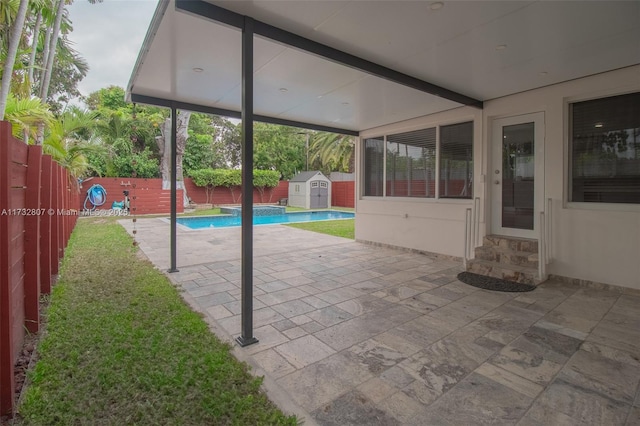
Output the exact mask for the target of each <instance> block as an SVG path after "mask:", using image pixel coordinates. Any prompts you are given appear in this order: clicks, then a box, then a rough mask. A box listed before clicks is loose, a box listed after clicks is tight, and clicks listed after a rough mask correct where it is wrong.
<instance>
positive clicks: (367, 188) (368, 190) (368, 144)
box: [363, 137, 384, 197]
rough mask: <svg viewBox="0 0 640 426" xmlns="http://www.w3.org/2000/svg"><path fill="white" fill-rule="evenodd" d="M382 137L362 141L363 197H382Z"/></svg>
mask: <svg viewBox="0 0 640 426" xmlns="http://www.w3.org/2000/svg"><path fill="white" fill-rule="evenodd" d="M383 182H384V137H379V138H371V139H365V140H364V188H363V189H364V191H363V192H364V195H367V196H369V195H370V196H377V197H381V196H382V188H383Z"/></svg>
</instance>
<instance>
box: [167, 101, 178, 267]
mask: <svg viewBox="0 0 640 426" xmlns="http://www.w3.org/2000/svg"><path fill="white" fill-rule="evenodd" d="M177 132H178V111H177V109H176V107H175V105H173V104H172V105H171V237H170V239H171V268H169V272H178V268H177V267H176V252H177V248H176V220H177V216H178V215H177V213H178V206H177V204H176V203H177V201H176V195H177V192H178V191H177V186H178V184H177V182H176V181H177V172H178V170H177V169H178V161H177V159H176V152H177V150H178V149H177V148H178V140H177ZM165 137H166V136H165Z"/></svg>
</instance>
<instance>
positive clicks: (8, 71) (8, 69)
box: [0, 0, 29, 120]
mask: <svg viewBox="0 0 640 426" xmlns="http://www.w3.org/2000/svg"><path fill="white" fill-rule="evenodd" d="M28 8H29V0H20V4H19V6H18V9H17V10H16V14H15V17H14V18H13V20H12V21H13V22H12V23H11V31H10V32H9V46H8V48H7V54H6V57H5V61H4V67H3V70H2V82H1V83H0V120H3V119H4V114H5V109H6V106H7V98H8V96H9V88H10V85H11V79H12V77H13V65H14V64H15V61H16V55H17V53H18V46H19V45H20V41H21V40H22V28H23V27H24V22H25V19H26V17H27V9H28ZM7 15H8V13H7ZM6 18H7V21H9V20H10V19H11V18H10V17H9V16H7V17H6Z"/></svg>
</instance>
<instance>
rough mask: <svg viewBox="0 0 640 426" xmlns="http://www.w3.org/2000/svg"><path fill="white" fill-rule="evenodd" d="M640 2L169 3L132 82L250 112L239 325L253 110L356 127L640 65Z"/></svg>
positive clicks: (132, 90)
mask: <svg viewBox="0 0 640 426" xmlns="http://www.w3.org/2000/svg"><path fill="white" fill-rule="evenodd" d="M639 17H640V2H636V1H634V2H626V1H621V2H618V1H591V2H543V1H446V2H445V1H403V0H393V1H391V0H389V1H368V0H336V1H320V0H306V1H277V0H276V1H272V0H264V1H203V0H160V2H159V4H158V7H157V9H156V12H155V14H154V17H153V19H152V22H151V25H150V27H149V30H148V32H147V37H146V39H145V41H144V44H143V46H142V48H141V51H140V55H139V57H138V61H137V63H136V65H135V68H134V70H133V73H132V76H131V80H130V82H129V85H128V87H127V97H128V99H129V100H131V101H133V102H139V103H148V104H154V105H160V106H166V107H169V108H171V110H172V119H173V129H174V132H173V133H174V134H173V135H172V141H171V142H172V146H173V149H172V151H173V153H174V155H173V158H172V182H171V184H172V185H171V187H172V214H171V225H172V226H171V269H170V271H176V270H177V269H176V264H175V259H176V255H175V253H176V223H175V222H176V206H175V203H176V178H175V170H176V164H175V162H176V158H175V152H176V147H175V145H176V140H175V117H176V110H177V109H186V110H191V111H196V112H205V113H211V114H219V115H224V116H228V117H235V118H242V120H243V123H242V126H243V160H242V164H243V200H242V205H243V225H242V292H243V293H242V335H241V336H240V337H239V338H238V342H239V343H240V344H241V345H242V346H244V345H247V344H251V343H255V342H256V341H257V340H256V339H255V337H254V336H253V330H252V286H253V284H252V274H253V271H252V258H253V253H252V250H253V249H252V238H253V237H252V235H253V234H252V205H253V200H252V197H251V194H252V174H251V170H252V168H253V166H252V164H253V162H252V155H251V153H252V151H253V130H252V126H253V121H254V120H257V121H264V122H269V123H277V124H286V125H292V126H297V127H302V128H309V129H315V130H323V131H332V132H338V133H345V134H351V135H358V134H359V132H360V131H363V130H366V129H371V128H374V127H378V126H383V125H386V124H391V123H395V122H400V121H403V120H407V119H411V118H415V117H420V116H424V115H428V114H433V113H437V112H441V111H446V110H450V109H454V108H459V107H461V106H466V105H469V106H472V107H477V108H482V105H483V101H486V100H489V99H494V98H498V97H501V96H506V95H510V94H514V93H518V92H522V91H526V90H531V89H535V88H538V87H542V86H547V85H551V84H555V83H559V82H563V81H568V80H571V79H576V78H580V77H584V76H587V75H592V74H597V73H601V72H606V71H609V70H613V69H617V68H622V67H626V66H631V65H636V64H638V63H640V55H639V52H640V19H638V18H639Z"/></svg>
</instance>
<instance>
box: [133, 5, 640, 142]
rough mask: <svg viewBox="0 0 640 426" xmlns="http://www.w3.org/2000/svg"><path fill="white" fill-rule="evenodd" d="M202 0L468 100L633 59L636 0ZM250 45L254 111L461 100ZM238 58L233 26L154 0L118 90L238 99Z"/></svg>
mask: <svg viewBox="0 0 640 426" xmlns="http://www.w3.org/2000/svg"><path fill="white" fill-rule="evenodd" d="M210 3H212V4H215V5H217V6H220V7H222V8H225V9H227V10H231V11H233V12H236V13H238V14H241V15H247V16H250V17H252V18H254V19H256V20H258V21H261V22H264V23H266V24H270V25H272V26H274V27H278V28H281V29H283V30H286V31H289V32H291V33H294V34H297V35H299V36H302V37H305V38H307V39H310V40H313V41H315V42H318V43H322V44H324V45H327V46H329V47H332V48H334V49H338V50H341V51H344V52H346V53H349V54H351V55H354V56H357V57H359V58H362V59H365V60H367V61H370V62H373V63H376V64H379V65H382V66H384V67H387V68H390V69H392V70H395V71H399V72H401V73H403V74H406V75H408V76H411V77H415V78H417V79H420V80H423V81H425V82H428V83H432V84H435V85H437V86H440V87H442V88H445V89H449V90H450V91H453V92H457V93H459V94H461V95H464V96H467V97H469V98H473V99H478V100H480V101H486V100H489V99H493V98H497V97H501V96H505V95H509V94H513V93H517V92H522V91H525V90H530V89H534V88H537V87H542V86H546V85H550V84H554V83H558V82H562V81H566V80H571V79H575V78H579V77H583V76H586V75H591V74H596V73H601V72H605V71H609V70H612V69H616V68H622V67H626V66H630V65H635V64H638V63H640V2H639V1H622V2H615V1H567V2H560V1H512V2H511V1H444V2H442V3H440V4H435V5H434V2H432V1H403V0H395V1H362V0H355V1H354V0H338V1H315V0H305V1H210ZM437 6H442V7H440V8H437ZM254 52H255V55H254V58H255V59H254V80H255V82H254V91H255V93H254V112H255V114H257V115H262V116H266V117H274V118H277V119H285V120H293V121H299V122H305V123H310V124H313V125H321V126H329V127H334V128H341V129H346V130H351V131H362V130H365V129H368V128H372V127H376V126H380V125H384V124H388V123H393V122H397V121H401V120H404V119H409V118H413V117H417V116H422V115H425V114H430V113H434V112H438V111H443V110H447V109H452V108H456V107H459V106H461V105H462V104H461V103H458V102H455V101H452V100H449V99H446V98H445V97H441V96H434V95H432V94H429V93H426V92H424V91H420V90H416V89H413V88H410V87H406V86H403V85H401V84H398V83H395V82H392V81H389V80H386V79H383V78H380V77H376V76H373V75H370V74H368V73H367V72H363V71H361V70H358V69H354V68H351V67H347V66H344V65H340V64H338V63H335V62H332V61H330V60H327V59H325V58H322V57H319V56H316V55H314V54H310V53H307V52H305V51H302V50H298V49H296V48H292V47H289V46H287V45H283V44H280V43H278V42H274V41H272V40H269V39H265V38H262V37H260V36H256V37H255V47H254ZM240 67H241V32H240V30H239V29H238V28H235V27H232V26H228V25H225V24H221V23H219V22H216V21H212V20H209V19H205V18H202V17H199V16H196V15H193V14H190V13H186V12H184V11H181V10H176V7H175V2H174V0H169V1H167V0H161V2H160V4H159V6H158V9H157V10H156V15H155V17H154V19H153V21H152V24H151V26H150V28H149V33H148V35H147V39H146V40H145V44H144V45H143V47H142V49H141V52H140V57H139V60H138V63H137V64H136V67H135V69H134V70H133V73H132V77H131V81H130V84H129V87H128V92H129V93H130V94H135V95H144V96H150V97H154V98H160V99H166V100H171V101H179V102H185V103H190V104H196V105H202V106H205V107H215V108H222V109H226V110H233V111H240V109H241V68H240ZM639 79H640V76H639Z"/></svg>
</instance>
